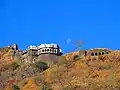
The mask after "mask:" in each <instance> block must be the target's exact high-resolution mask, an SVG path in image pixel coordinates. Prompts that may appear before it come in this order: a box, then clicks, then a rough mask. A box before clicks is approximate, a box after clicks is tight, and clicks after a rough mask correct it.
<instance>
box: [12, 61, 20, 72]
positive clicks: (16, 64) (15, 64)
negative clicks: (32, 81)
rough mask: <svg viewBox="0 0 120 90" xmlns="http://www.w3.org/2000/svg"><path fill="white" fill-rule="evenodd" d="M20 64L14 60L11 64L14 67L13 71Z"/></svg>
mask: <svg viewBox="0 0 120 90" xmlns="http://www.w3.org/2000/svg"><path fill="white" fill-rule="evenodd" d="M19 66H20V65H19V64H18V63H17V62H13V63H12V64H10V67H11V68H12V70H13V71H14V70H15V69H17V68H18V67H19Z"/></svg>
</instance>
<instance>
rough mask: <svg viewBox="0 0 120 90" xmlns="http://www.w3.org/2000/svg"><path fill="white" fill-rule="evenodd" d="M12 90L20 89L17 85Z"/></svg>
mask: <svg viewBox="0 0 120 90" xmlns="http://www.w3.org/2000/svg"><path fill="white" fill-rule="evenodd" d="M12 90H20V88H19V87H18V86H17V85H13V86H12Z"/></svg>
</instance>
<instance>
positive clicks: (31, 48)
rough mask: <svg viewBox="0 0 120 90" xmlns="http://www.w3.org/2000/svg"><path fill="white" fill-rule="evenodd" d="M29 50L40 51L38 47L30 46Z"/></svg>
mask: <svg viewBox="0 0 120 90" xmlns="http://www.w3.org/2000/svg"><path fill="white" fill-rule="evenodd" d="M28 50H38V47H37V46H33V45H30V46H29V47H28Z"/></svg>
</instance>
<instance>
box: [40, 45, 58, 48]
mask: <svg viewBox="0 0 120 90" xmlns="http://www.w3.org/2000/svg"><path fill="white" fill-rule="evenodd" d="M38 48H39V49H40V48H58V45H57V44H41V45H40V46H38Z"/></svg>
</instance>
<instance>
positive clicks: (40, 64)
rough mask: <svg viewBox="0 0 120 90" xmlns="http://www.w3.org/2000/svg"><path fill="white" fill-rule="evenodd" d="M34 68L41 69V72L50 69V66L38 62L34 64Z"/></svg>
mask: <svg viewBox="0 0 120 90" xmlns="http://www.w3.org/2000/svg"><path fill="white" fill-rule="evenodd" d="M34 67H36V68H38V69H40V70H45V69H48V68H49V67H48V64H47V63H45V62H42V61H38V62H35V63H34Z"/></svg>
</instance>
